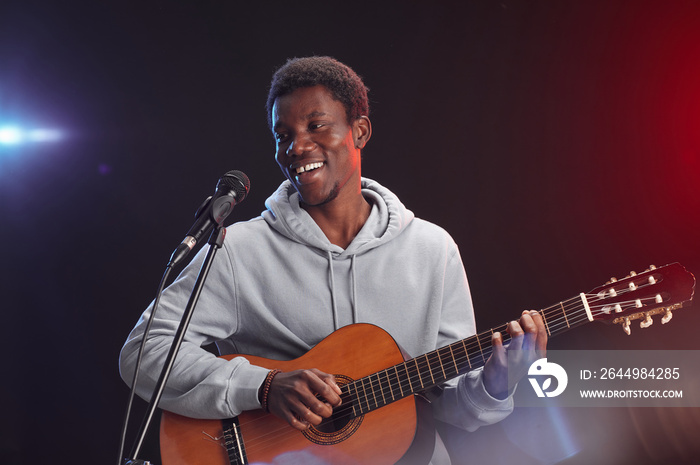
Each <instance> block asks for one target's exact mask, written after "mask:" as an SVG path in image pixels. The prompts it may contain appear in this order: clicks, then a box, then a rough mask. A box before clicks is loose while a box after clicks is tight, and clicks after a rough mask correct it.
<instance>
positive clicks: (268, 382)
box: [260, 370, 282, 412]
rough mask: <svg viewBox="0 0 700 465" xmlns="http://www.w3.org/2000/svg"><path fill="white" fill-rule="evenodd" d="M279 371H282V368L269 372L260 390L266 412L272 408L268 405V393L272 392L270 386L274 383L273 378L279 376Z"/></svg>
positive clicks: (261, 400)
mask: <svg viewBox="0 0 700 465" xmlns="http://www.w3.org/2000/svg"><path fill="white" fill-rule="evenodd" d="M279 373H282V370H272V371H270V372H269V373H268V374H267V377H266V378H265V382H264V383H263V385H262V387H261V389H260V391H261V395H260V405H262V409H263V410H265V411H266V412H269V411H270V409H269V407H268V405H267V395H268V394H269V393H270V386H271V385H272V380H273V379H274V377H275V376H277V375H278V374H279Z"/></svg>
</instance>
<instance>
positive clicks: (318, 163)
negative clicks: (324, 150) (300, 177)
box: [294, 162, 323, 174]
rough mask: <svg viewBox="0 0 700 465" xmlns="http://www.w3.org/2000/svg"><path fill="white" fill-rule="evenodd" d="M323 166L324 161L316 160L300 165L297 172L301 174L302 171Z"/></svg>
mask: <svg viewBox="0 0 700 465" xmlns="http://www.w3.org/2000/svg"><path fill="white" fill-rule="evenodd" d="M322 166H323V163H322V162H316V163H309V164H308V165H304V166H300V167H298V168H297V169H296V170H294V171H295V173H296V174H301V173H306V172H308V171H313V170H315V169H317V168H320V167H322Z"/></svg>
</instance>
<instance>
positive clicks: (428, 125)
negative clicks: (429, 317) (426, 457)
mask: <svg viewBox="0 0 700 465" xmlns="http://www.w3.org/2000/svg"><path fill="white" fill-rule="evenodd" d="M310 54H318V55H323V54H328V55H332V56H335V57H336V58H338V59H340V60H341V61H344V62H346V63H348V64H349V65H351V66H352V67H353V68H354V69H355V70H356V71H357V72H358V73H359V74H361V75H362V76H363V77H364V78H365V80H366V83H367V85H368V86H369V87H370V88H371V92H370V99H371V106H372V113H371V118H372V122H373V126H374V135H373V138H372V140H371V142H370V144H369V146H368V148H367V149H366V151H365V153H364V171H363V174H365V175H366V176H369V177H372V178H375V179H377V180H379V181H380V182H381V183H383V184H384V185H385V186H387V187H389V188H390V189H392V190H393V191H394V192H396V193H397V194H398V195H399V197H400V198H401V199H402V200H403V202H404V203H405V204H406V205H407V206H408V207H409V208H410V209H412V210H413V211H414V212H415V213H416V214H417V215H418V216H420V217H422V218H425V219H428V220H431V221H433V222H436V223H438V224H440V225H441V226H443V227H444V228H446V229H447V230H448V231H449V232H450V233H451V234H452V235H453V236H454V238H455V240H456V241H457V243H458V244H459V245H460V249H461V252H462V256H463V260H464V263H465V267H466V270H467V274H468V276H469V278H470V283H471V287H472V292H473V296H474V300H475V305H476V311H477V320H478V322H479V326H480V328H481V329H483V330H485V329H488V328H489V327H491V326H496V325H498V324H500V323H502V322H504V321H506V320H507V319H511V318H514V317H515V316H517V315H518V314H519V312H520V311H521V310H522V309H527V308H542V307H544V306H547V305H549V304H552V303H555V302H558V301H559V300H561V299H564V298H568V297H571V296H574V295H576V294H578V293H579V292H581V291H587V290H589V289H591V288H592V287H595V286H597V285H599V284H602V283H603V282H604V281H606V280H607V279H608V278H609V277H610V276H613V275H615V276H618V277H621V276H624V275H626V274H627V273H628V272H629V271H630V270H637V271H641V270H643V269H644V268H646V267H647V266H648V265H649V264H652V263H653V264H656V265H663V264H666V263H670V262H674V261H680V262H681V263H683V264H684V265H685V266H686V267H687V268H688V269H689V270H690V271H693V272H695V273H697V272H699V271H700V256H699V253H698V247H697V240H696V237H697V231H698V227H699V226H700V218H699V216H698V213H697V212H698V207H699V206H700V196H699V195H698V191H699V190H700V188H699V187H698V183H697V180H698V175H699V174H700V3H699V2H696V1H683V0H674V1H663V2H662V1H657V2H650V1H622V0H613V1H604V2H598V1H594V2H590V1H586V2H575V1H514V0H502V1H479V2H445V1H436V2H407V1H387V2H374V3H363V2H356V3H335V2H266V1H260V2H253V1H251V2H245V3H244V2H234V1H216V2H214V1H210V2H184V1H181V2H175V1H172V2H165V1H160V2H153V1H142V2H99V1H91V2H87V1H85V2H50V1H43V2H37V1H22V2H7V1H5V2H2V5H1V6H0V127H2V126H3V125H8V124H17V125H25V126H26V127H47V128H56V129H59V130H61V131H62V134H63V138H62V139H61V140H59V141H56V142H53V143H49V142H46V143H34V144H23V145H0V221H1V222H2V223H1V224H2V227H1V228H0V234H1V235H2V236H1V237H0V244H2V255H1V259H0V260H1V263H2V265H1V268H0V272H1V273H2V276H1V279H0V286H2V291H1V293H0V297H1V298H2V304H1V307H2V323H1V327H2V337H1V338H0V340H1V341H2V354H3V358H2V383H0V399H2V412H1V413H0V417H1V418H2V420H1V421H0V428H1V429H0V462H1V463H6V464H38V463H60V464H63V463H84V462H89V463H110V461H111V462H112V463H114V462H115V461H116V457H117V445H118V431H119V427H120V422H121V419H122V412H123V409H124V406H125V403H126V397H127V389H126V387H125V385H124V384H123V383H122V381H121V380H120V378H119V375H118V369H117V357H118V353H119V350H120V348H121V344H122V343H123V341H124V340H125V338H126V335H127V334H128V332H129V330H130V329H131V327H132V326H133V325H134V324H135V322H136V320H137V318H138V316H139V315H140V313H141V311H142V310H143V308H144V307H145V306H146V304H147V303H148V302H149V301H150V300H151V299H152V297H153V294H154V292H155V290H156V286H157V283H158V280H159V277H160V274H161V272H162V270H163V268H164V265H165V263H166V261H167V259H168V257H169V256H170V253H171V252H172V250H173V249H174V247H175V246H176V245H177V244H178V243H179V242H180V240H181V239H182V237H183V235H184V233H185V232H186V231H187V229H188V228H189V226H190V225H191V223H192V219H193V215H194V212H195V210H196V208H197V207H198V206H199V204H200V203H201V201H202V200H203V199H204V198H205V197H206V196H207V195H210V194H211V193H212V192H213V189H214V186H215V184H216V181H217V180H218V178H219V177H220V176H221V175H222V174H223V173H225V172H226V171H228V170H231V169H240V170H242V171H244V172H245V173H247V174H248V176H249V177H250V178H251V180H252V191H251V194H250V195H249V196H248V198H247V200H246V201H245V203H243V204H241V205H240V206H238V207H237V208H236V210H235V212H234V214H233V215H232V217H231V218H230V219H231V220H243V219H248V218H250V217H253V216H255V215H257V214H259V212H260V211H262V209H263V208H264V207H263V202H264V200H265V199H266V198H267V196H268V195H269V194H270V193H271V192H272V191H273V190H274V188H275V187H276V186H277V185H278V184H279V182H280V181H281V180H282V175H281V173H280V172H279V171H278V168H277V166H276V164H275V162H274V158H273V150H274V144H273V140H272V137H271V136H270V134H269V131H268V129H267V126H266V121H265V112H264V102H265V98H266V92H267V86H268V83H269V79H270V76H271V74H272V72H273V71H274V69H275V68H276V67H278V66H279V65H281V64H283V63H284V61H285V59H286V58H287V57H292V56H305V55H310ZM696 307H697V305H695V306H691V307H688V308H687V309H684V310H680V311H678V312H676V314H675V318H674V320H673V321H672V322H671V323H670V324H669V325H666V326H664V327H661V325H660V324H659V322H658V321H657V323H656V324H655V325H653V326H652V327H651V328H649V329H646V330H640V329H639V328H638V326H637V325H636V324H635V325H634V327H633V329H632V335H631V336H625V335H624V334H623V332H622V331H621V330H620V328H619V327H610V326H605V325H598V324H596V325H588V326H586V327H583V328H581V329H578V330H576V331H573V332H570V333H567V334H566V335H564V336H561V337H559V338H557V339H553V340H552V341H551V344H550V347H551V348H552V349H611V348H619V349H628V348H629V349H700V343H699V342H698V338H697V328H698V323H699V320H700V317H699V316H698V312H697V308H696ZM139 408H140V409H142V408H143V403H141V402H140V403H139ZM137 423H138V421H136V419H134V421H133V426H132V427H133V430H135V429H136V427H137ZM699 426H700V413H699V412H698V410H696V409H672V408H668V409H653V408H639V409H626V408H616V409H573V408H572V409H548V410H543V409H529V410H528V409H516V412H515V413H514V414H513V415H512V416H511V417H509V418H508V419H506V420H505V421H504V422H502V423H500V424H498V425H494V426H491V427H488V428H482V429H481V430H479V431H477V432H476V433H474V434H466V435H460V436H459V437H458V438H456V439H455V442H456V443H457V446H458V447H459V448H461V450H462V455H461V457H462V459H463V461H464V463H473V464H497V463H506V462H514V461H517V462H518V463H519V464H525V465H527V464H545V463H546V464H549V463H564V464H589V463H601V464H626V463H639V464H652V463H672V462H673V463H683V462H687V463H691V462H693V459H694V457H696V456H697V454H698V453H700V445H699V444H698V442H697V440H696V439H694V438H696V436H697V431H698V427H699ZM132 435H133V433H132ZM151 443H155V439H153V440H151ZM149 447H150V449H149V451H148V453H149V454H155V452H153V451H152V449H153V448H154V446H153V445H152V444H151V445H149ZM145 458H150V459H152V460H156V461H158V460H157V457H154V455H150V456H146V457H145Z"/></svg>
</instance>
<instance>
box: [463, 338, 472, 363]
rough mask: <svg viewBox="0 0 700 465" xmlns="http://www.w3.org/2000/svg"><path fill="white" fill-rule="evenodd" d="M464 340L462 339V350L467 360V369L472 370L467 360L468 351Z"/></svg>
mask: <svg viewBox="0 0 700 465" xmlns="http://www.w3.org/2000/svg"><path fill="white" fill-rule="evenodd" d="M465 341H466V339H462V341H461V342H462V348H464V355H465V358H466V359H467V363H468V364H469V369H470V370H471V369H472V362H471V360H469V351H468V350H467V345H466V343H465Z"/></svg>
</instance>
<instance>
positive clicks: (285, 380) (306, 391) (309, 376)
mask: <svg viewBox="0 0 700 465" xmlns="http://www.w3.org/2000/svg"><path fill="white" fill-rule="evenodd" d="M340 393H341V391H340V387H339V386H338V385H337V384H336V382H335V377H334V376H333V375H329V374H328V373H324V372H322V371H320V370H317V369H315V368H314V369H311V370H296V371H290V372H286V373H284V372H283V373H279V374H277V375H276V376H275V377H274V379H273V380H272V384H270V391H269V393H268V395H267V406H268V408H269V410H270V412H271V413H273V414H275V415H277V416H278V417H280V418H282V419H283V420H286V421H287V422H288V423H289V424H290V425H291V426H292V427H294V428H296V429H298V430H300V431H304V430H305V429H307V428H308V427H309V426H310V425H314V426H318V425H319V424H320V423H321V421H322V420H323V418H328V417H330V416H331V414H332V413H333V407H338V406H339V405H340V402H341V401H340ZM317 395H318V397H317ZM324 401H325V402H324Z"/></svg>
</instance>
